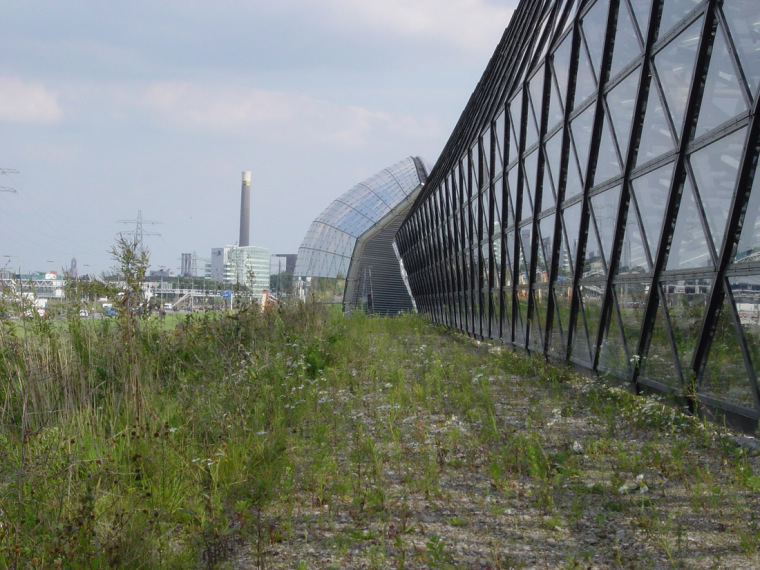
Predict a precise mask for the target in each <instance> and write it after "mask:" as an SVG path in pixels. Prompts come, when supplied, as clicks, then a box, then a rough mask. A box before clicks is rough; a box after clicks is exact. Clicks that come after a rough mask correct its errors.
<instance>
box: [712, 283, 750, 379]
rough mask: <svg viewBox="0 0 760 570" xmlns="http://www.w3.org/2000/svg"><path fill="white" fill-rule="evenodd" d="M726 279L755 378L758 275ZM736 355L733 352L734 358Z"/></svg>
mask: <svg viewBox="0 0 760 570" xmlns="http://www.w3.org/2000/svg"><path fill="white" fill-rule="evenodd" d="M728 281H729V286H730V287H731V294H732V296H733V300H734V303H736V310H737V312H738V314H739V323H740V325H741V331H742V336H743V337H744V340H745V341H746V343H747V350H748V352H749V356H750V360H751V361H752V368H753V369H754V371H755V377H756V378H757V377H758V375H760V275H746V276H741V277H732V278H730V279H729V280H728ZM710 352H711V353H712V350H711V351H710ZM738 356H739V355H738V353H735V356H734V358H738Z"/></svg>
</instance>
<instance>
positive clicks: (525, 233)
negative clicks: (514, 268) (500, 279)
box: [518, 224, 533, 285]
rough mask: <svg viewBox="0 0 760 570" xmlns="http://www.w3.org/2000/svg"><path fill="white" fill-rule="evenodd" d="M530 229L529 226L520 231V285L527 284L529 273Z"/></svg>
mask: <svg viewBox="0 0 760 570" xmlns="http://www.w3.org/2000/svg"><path fill="white" fill-rule="evenodd" d="M531 229H532V227H531V225H530V224H528V225H527V226H525V227H523V228H521V229H520V233H519V234H518V235H519V236H520V250H519V254H520V284H521V285H524V284H527V283H528V274H529V273H530V269H529V268H530V259H531V253H532V251H531V244H532V234H533V232H532V231H531Z"/></svg>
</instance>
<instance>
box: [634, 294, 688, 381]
mask: <svg viewBox="0 0 760 570" xmlns="http://www.w3.org/2000/svg"><path fill="white" fill-rule="evenodd" d="M641 374H642V376H644V377H645V378H649V379H651V380H656V381H657V382H662V383H663V384H666V385H668V386H672V387H673V388H677V389H678V390H679V391H680V389H681V376H680V375H679V373H678V370H677V369H676V364H675V361H674V358H673V348H672V342H671V339H670V333H669V332H668V326H667V322H666V316H665V314H664V311H663V309H662V307H658V310H657V317H656V318H655V322H654V327H653V329H652V339H651V341H650V344H649V352H648V353H647V356H646V358H645V359H644V361H643V363H642V366H641Z"/></svg>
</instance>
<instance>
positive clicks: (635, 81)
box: [607, 7, 641, 160]
mask: <svg viewBox="0 0 760 570" xmlns="http://www.w3.org/2000/svg"><path fill="white" fill-rule="evenodd" d="M621 10H622V7H621ZM615 49H617V48H615ZM640 73H641V67H638V68H636V69H635V70H634V71H633V73H631V74H630V75H629V76H628V77H626V78H625V79H624V80H623V81H621V82H620V83H619V84H618V85H617V86H616V87H615V88H614V89H613V90H612V91H610V92H609V93H608V94H607V107H608V109H609V112H610V118H611V119H612V126H613V130H614V131H615V137H616V138H617V143H618V148H619V149H620V156H622V157H623V160H625V158H626V154H627V153H628V140H629V139H630V138H631V122H632V121H633V112H634V110H635V108H636V91H637V90H638V88H639V75H640Z"/></svg>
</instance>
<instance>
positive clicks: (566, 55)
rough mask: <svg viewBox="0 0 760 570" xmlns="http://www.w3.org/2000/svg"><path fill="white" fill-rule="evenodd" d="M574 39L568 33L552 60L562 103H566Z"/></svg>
mask: <svg viewBox="0 0 760 570" xmlns="http://www.w3.org/2000/svg"><path fill="white" fill-rule="evenodd" d="M572 39H573V35H572V34H568V35H567V36H566V37H565V39H564V40H562V43H561V44H560V45H559V47H558V48H557V50H556V51H555V52H554V59H553V61H552V63H553V67H554V76H555V77H556V79H557V86H558V88H559V95H560V97H561V98H562V103H565V96H566V94H567V78H568V76H569V75H570V48H571V47H572ZM563 106H564V105H563Z"/></svg>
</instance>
